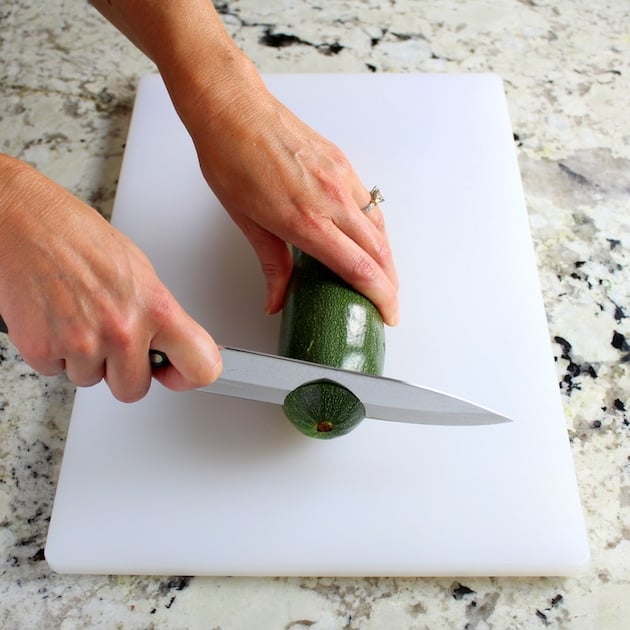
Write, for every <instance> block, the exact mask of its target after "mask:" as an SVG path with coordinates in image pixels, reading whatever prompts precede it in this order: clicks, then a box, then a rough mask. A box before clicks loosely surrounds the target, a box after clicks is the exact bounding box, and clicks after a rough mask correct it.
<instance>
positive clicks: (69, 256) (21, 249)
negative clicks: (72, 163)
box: [0, 156, 222, 402]
mask: <svg viewBox="0 0 630 630" xmlns="http://www.w3.org/2000/svg"><path fill="white" fill-rule="evenodd" d="M0 313H2V316H3V318H4V320H5V322H6V324H7V327H8V329H9V337H10V339H11V341H12V342H13V343H14V344H15V346H16V347H17V349H18V350H19V351H20V353H21V355H22V357H23V358H24V360H25V361H26V362H27V363H28V364H29V365H30V366H31V367H33V368H34V369H35V370H36V371H37V372H39V373H41V374H44V375H54V374H59V373H61V372H63V371H65V372H66V374H67V375H68V378H69V379H70V380H71V381H72V382H73V383H75V384H76V385H79V386H90V385H94V384H96V383H98V382H99V381H100V380H101V379H103V378H104V379H105V380H106V382H107V384H108V385H109V387H110V389H111V391H112V393H113V394H114V396H115V397H116V398H118V399H119V400H121V401H124V402H132V401H135V400H138V399H140V398H142V397H143V396H144V395H145V394H146V392H147V391H148V389H149V386H150V383H151V377H152V371H151V365H150V362H149V359H148V351H149V348H155V349H159V350H161V351H163V352H165V353H166V354H167V355H168V356H169V359H170V361H171V365H170V367H168V368H164V369H161V370H158V371H156V372H155V374H153V375H154V376H155V378H157V379H158V380H159V381H160V382H162V384H164V385H165V386H166V387H168V388H170V389H174V390H184V389H193V388H196V387H200V386H203V385H207V384H208V383H211V382H212V381H214V380H216V378H218V376H219V374H220V372H221V365H222V364H221V355H220V352H219V350H218V348H217V347H216V344H215V343H214V341H213V340H212V338H211V337H210V336H209V335H208V333H207V332H206V331H205V330H204V329H203V328H202V327H201V326H200V325H199V324H197V323H196V322H195V321H194V320H193V319H192V318H191V317H190V316H189V315H188V314H187V313H186V312H185V311H184V310H183V308H182V307H181V306H180V305H179V304H178V302H177V301H176V300H175V298H174V297H173V296H172V294H171V293H170V292H169V291H168V289H167V288H166V287H165V286H164V285H163V284H162V282H161V281H160V280H159V278H158V277H157V275H156V273H155V270H154V269H153V267H152V265H151V263H150V262H149V260H148V259H147V257H146V256H145V255H144V254H143V252H142V251H141V250H140V249H139V248H138V247H137V246H136V245H135V244H134V243H132V242H131V241H130V240H129V239H128V238H127V237H125V236H124V235H123V234H121V233H120V232H119V231H118V230H116V229H115V228H114V227H113V226H111V225H110V224H109V223H108V222H107V221H106V220H105V219H104V218H103V217H101V216H100V215H99V214H98V213H97V212H96V211H95V210H94V209H93V208H90V207H89V206H87V205H86V204H84V203H83V202H81V201H80V200H79V199H77V198H76V197H74V196H73V195H71V194H70V193H69V192H67V191H66V190H64V189H63V188H61V187H60V186H58V185H57V184H55V183H54V182H52V181H50V180H48V179H47V178H45V177H44V176H43V175H41V174H40V173H38V172H37V171H35V170H34V169H32V168H31V167H29V166H27V165H26V164H23V163H21V162H19V161H18V160H14V159H12V158H8V157H6V156H0Z"/></svg>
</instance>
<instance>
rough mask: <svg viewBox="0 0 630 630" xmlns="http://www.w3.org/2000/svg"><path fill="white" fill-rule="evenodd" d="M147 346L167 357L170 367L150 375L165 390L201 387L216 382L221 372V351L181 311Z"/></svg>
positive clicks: (207, 335)
mask: <svg viewBox="0 0 630 630" xmlns="http://www.w3.org/2000/svg"><path fill="white" fill-rule="evenodd" d="M151 347H152V349H153V350H159V351H160V352H163V353H165V354H166V355H167V356H168V358H169V361H170V365H168V366H167V367H165V368H163V369H159V370H155V371H154V373H153V376H154V378H155V379H156V380H158V381H159V382H160V383H161V384H162V385H164V387H167V388H168V389H172V390H175V391H183V390H188V389H196V388H197V387H203V386H204V385H208V384H209V383H212V382H214V381H216V379H217V378H219V376H220V374H221V370H222V369H223V362H222V359H221V352H220V351H219V349H218V348H217V345H216V343H215V342H214V339H213V338H212V337H211V336H210V335H209V334H208V332H207V331H206V330H205V329H204V328H202V327H201V326H200V325H199V324H198V323H197V322H196V321H195V320H194V319H192V318H191V317H190V316H189V315H188V314H186V313H185V312H183V311H182V313H181V316H180V317H178V318H177V319H176V321H174V322H173V323H172V324H171V325H169V327H168V328H165V329H163V330H161V331H160V332H158V333H157V334H156V335H155V336H154V337H153V341H152V342H151Z"/></svg>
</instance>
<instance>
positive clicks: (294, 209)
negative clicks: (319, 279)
mask: <svg viewBox="0 0 630 630" xmlns="http://www.w3.org/2000/svg"><path fill="white" fill-rule="evenodd" d="M248 86H249V87H248V89H247V90H245V91H241V92H240V93H239V97H238V99H237V101H236V102H233V103H232V107H230V108H226V109H225V110H223V111H222V112H221V113H220V114H218V115H217V114H216V112H215V111H213V110H211V109H210V108H208V112H207V117H206V118H205V119H204V117H203V115H202V114H198V116H199V117H200V122H199V121H198V122H197V123H196V124H194V125H191V126H190V128H189V129H190V130H191V133H192V134H193V139H194V141H195V144H196V147H197V152H198V154H199V159H200V163H201V167H202V170H203V173H204V176H205V177H206V179H207V181H208V183H209V184H210V186H211V187H212V189H213V190H214V192H215V194H216V195H217V196H218V197H219V199H220V200H221V202H222V203H223V205H224V207H225V208H226V209H227V211H228V212H229V213H230V215H231V216H232V218H233V219H234V221H235V222H236V223H237V224H238V225H239V227H240V228H241V229H242V230H243V232H244V233H245V235H246V236H247V238H248V239H249V241H250V242H251V244H252V245H253V247H254V249H255V250H256V253H257V255H258V258H259V259H260V262H261V266H262V269H263V272H264V274H265V276H266V278H267V284H268V291H267V304H266V308H267V311H268V312H276V311H278V310H279V309H280V308H282V304H283V300H284V293H285V290H286V287H287V283H288V280H289V277H290V274H291V268H292V263H291V256H290V253H289V251H288V249H287V246H286V243H291V244H293V245H295V246H297V247H299V248H300V249H302V250H304V251H305V252H307V253H308V254H310V255H312V256H314V257H315V258H317V259H319V260H320V261H321V262H322V263H324V264H325V265H326V266H328V267H329V268H330V269H332V270H333V271H335V272H336V273H337V274H338V275H339V276H341V277H342V278H344V279H345V280H346V281H347V282H349V283H350V284H351V285H352V286H354V287H355V288H356V289H357V290H358V291H360V292H361V293H363V294H364V295H366V296H367V297H368V298H370V299H371V300H372V302H374V304H375V305H376V306H377V308H378V309H379V310H380V312H381V314H382V316H383V319H384V320H385V322H386V323H388V324H391V325H393V324H395V323H397V321H398V298H397V291H398V279H397V275H396V269H395V266H394V261H393V257H392V253H391V249H390V246H389V242H388V239H387V234H386V230H385V222H384V220H383V215H382V213H381V210H380V208H378V206H377V207H375V208H374V209H372V211H371V212H369V213H368V214H366V213H364V212H362V211H361V208H363V207H365V206H366V205H367V204H368V203H369V201H370V193H369V191H368V189H367V188H366V187H365V186H364V185H363V183H362V182H361V180H360V179H359V177H358V176H357V174H356V173H355V171H354V169H353V168H352V166H351V164H350V162H349V161H348V159H347V158H346V156H345V155H344V154H343V153H342V151H341V150H340V149H339V148H338V147H337V146H335V145H334V144H333V143H331V142H330V141H328V140H326V139H325V138H323V137H322V136H321V135H319V134H318V133H316V132H315V131H314V130H313V129H311V128H310V127H309V126H308V125H306V124H305V123H304V122H302V121H301V120H300V119H299V118H297V117H296V116H295V115H294V114H292V113H291V112H290V111H289V110H288V109H287V108H286V107H284V106H283V105H282V104H281V103H280V102H278V101H277V100H276V99H275V98H274V97H273V96H272V95H271V94H270V93H269V92H268V91H267V90H266V88H264V86H262V82H256V81H249V82H248ZM252 86H253V87H252ZM213 98H214V100H215V101H216V95H213Z"/></svg>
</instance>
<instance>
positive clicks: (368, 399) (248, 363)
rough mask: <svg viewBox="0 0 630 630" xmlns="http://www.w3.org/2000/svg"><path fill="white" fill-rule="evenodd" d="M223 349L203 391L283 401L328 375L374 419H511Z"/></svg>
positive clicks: (337, 372) (302, 364)
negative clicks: (212, 379) (217, 372)
mask: <svg viewBox="0 0 630 630" xmlns="http://www.w3.org/2000/svg"><path fill="white" fill-rule="evenodd" d="M219 349H220V351H221V356H222V358H223V372H222V373H221V376H220V377H219V378H218V379H217V380H216V381H215V382H214V383H212V384H210V385H207V386H205V387H201V388H200V390H201V391H204V392H209V393H212V394H221V395H223V396H232V397H234V398H246V399H249V400H258V401H261V402H268V403H274V404H276V405H281V404H282V403H283V402H284V399H285V397H286V396H287V394H288V393H289V392H291V391H293V390H294V389H295V388H296V387H299V386H300V385H303V384H304V383H310V382H312V381H318V380H322V379H326V380H328V381H334V382H335V383H339V384H340V385H343V386H344V387H345V388H347V389H349V390H350V391H351V392H352V393H353V394H354V395H355V396H356V397H357V398H358V399H359V400H360V401H361V402H362V403H363V406H364V407H365V411H366V415H367V417H368V418H373V419H376V420H390V421H393V422H407V423H412V424H433V425H444V426H475V425H481V424H499V423H502V422H510V419H509V418H507V417H506V416H504V415H502V414H500V413H497V412H495V411H492V410H490V409H487V408H485V407H481V406H480V405H476V404H473V403H471V402H468V401H466V400H463V399H461V398H457V397H455V396H450V395H448V394H445V393H443V392H440V391H437V390H435V389H431V388H428V387H420V386H418V385H412V384H411V383H406V382H404V381H400V380H396V379H392V378H386V377H383V376H374V375H370V374H363V373H361V372H354V371H350V370H342V369H339V368H332V367H329V366H327V365H319V364H317V363H311V362H309V361H298V360H296V359H288V358H285V357H280V356H276V355H273V354H265V353H263V352H252V351H250V350H242V349H239V348H232V347H228V346H219ZM149 357H150V359H151V363H152V365H153V367H154V368H157V369H159V368H160V367H163V366H166V365H168V364H169V360H168V357H166V355H165V354H164V353H162V352H159V351H155V350H151V351H149Z"/></svg>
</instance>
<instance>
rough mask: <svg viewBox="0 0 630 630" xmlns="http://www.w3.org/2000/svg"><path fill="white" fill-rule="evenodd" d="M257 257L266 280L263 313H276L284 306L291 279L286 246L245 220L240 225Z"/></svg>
mask: <svg viewBox="0 0 630 630" xmlns="http://www.w3.org/2000/svg"><path fill="white" fill-rule="evenodd" d="M240 227H241V229H242V230H243V233H244V234H245V236H246V237H247V239H248V240H249V242H250V243H251V245H252V247H253V248H254V251H255V252H256V254H257V256H258V260H259V261H260V265H261V268H262V271H263V274H264V275H265V278H266V280H267V299H266V303H265V312H266V313H267V314H269V315H271V314H272V313H277V312H278V311H279V310H280V309H281V308H282V305H283V304H284V295H285V293H286V290H287V285H288V284H289V280H290V278H291V271H292V269H293V261H292V258H291V252H290V251H289V249H288V247H287V244H286V243H285V242H284V241H283V240H282V239H280V238H278V237H277V236H274V235H273V234H272V233H271V232H268V231H267V230H265V229H263V228H261V227H260V226H258V225H257V224H256V223H254V222H253V221H250V220H248V219H245V220H244V221H242V222H241V225H240Z"/></svg>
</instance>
